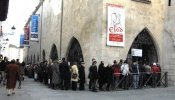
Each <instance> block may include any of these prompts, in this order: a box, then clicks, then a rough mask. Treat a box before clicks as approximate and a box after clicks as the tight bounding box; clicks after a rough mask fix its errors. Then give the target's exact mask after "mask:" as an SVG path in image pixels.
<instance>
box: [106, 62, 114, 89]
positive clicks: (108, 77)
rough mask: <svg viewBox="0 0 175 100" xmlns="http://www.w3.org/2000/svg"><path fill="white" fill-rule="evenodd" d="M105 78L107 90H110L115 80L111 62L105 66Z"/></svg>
mask: <svg viewBox="0 0 175 100" xmlns="http://www.w3.org/2000/svg"><path fill="white" fill-rule="evenodd" d="M105 79H106V83H107V86H106V90H107V91H109V87H110V86H111V83H112V80H113V70H112V67H111V65H110V64H108V65H107V67H106V68H105Z"/></svg>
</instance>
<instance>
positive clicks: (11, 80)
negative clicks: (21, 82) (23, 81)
mask: <svg viewBox="0 0 175 100" xmlns="http://www.w3.org/2000/svg"><path fill="white" fill-rule="evenodd" d="M5 72H6V74H7V75H6V78H7V84H6V88H7V89H14V88H15V87H16V81H17V79H18V78H19V66H18V65H17V64H8V65H7V67H6V69H5Z"/></svg>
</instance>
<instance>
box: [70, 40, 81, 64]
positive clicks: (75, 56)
mask: <svg viewBox="0 0 175 100" xmlns="http://www.w3.org/2000/svg"><path fill="white" fill-rule="evenodd" d="M67 60H68V61H70V63H73V62H77V63H80V62H84V58H83V54H82V50H81V46H80V44H79V42H78V40H77V39H76V38H74V37H73V38H72V40H71V42H70V45H69V48H68V56H67Z"/></svg>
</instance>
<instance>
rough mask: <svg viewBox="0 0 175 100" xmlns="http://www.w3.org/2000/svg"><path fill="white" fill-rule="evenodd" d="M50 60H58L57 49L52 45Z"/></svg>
mask: <svg viewBox="0 0 175 100" xmlns="http://www.w3.org/2000/svg"><path fill="white" fill-rule="evenodd" d="M50 58H51V59H52V60H58V53H57V47H56V45H55V44H53V46H52V49H51V52H50Z"/></svg>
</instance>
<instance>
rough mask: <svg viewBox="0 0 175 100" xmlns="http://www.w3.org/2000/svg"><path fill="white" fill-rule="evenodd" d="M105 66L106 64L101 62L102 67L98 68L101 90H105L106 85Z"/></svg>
mask: <svg viewBox="0 0 175 100" xmlns="http://www.w3.org/2000/svg"><path fill="white" fill-rule="evenodd" d="M104 69H105V66H104V62H103V61H101V63H100V65H99V66H98V75H99V78H98V83H99V90H103V88H102V87H103V85H104V83H105V80H104V77H105V74H104V72H105V70H104Z"/></svg>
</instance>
